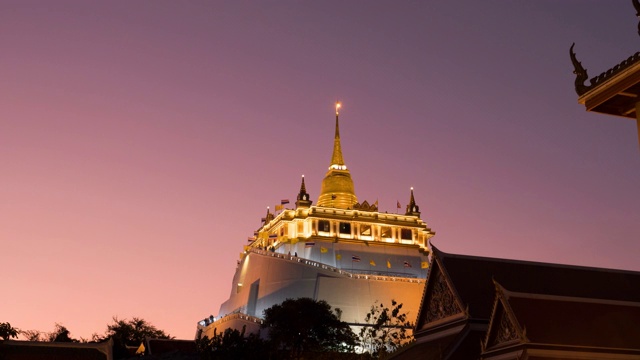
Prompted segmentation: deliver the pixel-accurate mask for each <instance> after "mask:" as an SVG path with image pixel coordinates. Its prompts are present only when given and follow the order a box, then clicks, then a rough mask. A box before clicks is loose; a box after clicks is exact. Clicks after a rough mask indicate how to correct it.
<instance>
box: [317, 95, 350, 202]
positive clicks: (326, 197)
mask: <svg viewBox="0 0 640 360" xmlns="http://www.w3.org/2000/svg"><path fill="white" fill-rule="evenodd" d="M341 107H342V104H341V103H339V102H336V129H335V135H334V138H333V153H332V155H331V164H330V166H329V171H327V174H326V175H325V177H324V179H323V180H322V187H321V190H320V195H319V196H318V206H324V207H334V208H339V209H351V208H353V205H355V204H356V203H358V198H357V197H356V194H355V190H354V187H353V180H351V174H350V173H349V170H347V166H346V165H345V163H344V158H343V157H342V146H341V145H340V118H339V116H340V108H341Z"/></svg>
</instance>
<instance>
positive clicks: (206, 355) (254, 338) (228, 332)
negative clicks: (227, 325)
mask: <svg viewBox="0 0 640 360" xmlns="http://www.w3.org/2000/svg"><path fill="white" fill-rule="evenodd" d="M245 329H246V327H245V326H243V327H242V331H238V330H235V329H225V331H224V332H223V333H222V334H218V333H217V331H216V330H215V329H214V331H213V337H212V338H211V339H209V337H207V336H204V337H203V338H201V339H197V340H196V346H197V348H198V352H199V353H200V355H201V359H202V360H244V359H247V360H249V359H265V358H267V356H266V354H267V352H268V346H267V343H266V342H265V341H263V340H261V339H260V337H259V336H258V335H256V334H249V335H248V336H245Z"/></svg>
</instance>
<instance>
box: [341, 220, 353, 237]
mask: <svg viewBox="0 0 640 360" xmlns="http://www.w3.org/2000/svg"><path fill="white" fill-rule="evenodd" d="M340 234H349V235H351V223H348V222H341V223H340Z"/></svg>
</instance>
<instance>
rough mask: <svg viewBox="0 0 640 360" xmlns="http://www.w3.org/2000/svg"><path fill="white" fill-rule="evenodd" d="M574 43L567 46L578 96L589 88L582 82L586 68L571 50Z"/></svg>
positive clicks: (585, 79)
mask: <svg viewBox="0 0 640 360" xmlns="http://www.w3.org/2000/svg"><path fill="white" fill-rule="evenodd" d="M634 1H637V0H634ZM575 45H576V43H573V44H572V45H571V47H570V48H569V56H570V57H571V62H572V63H573V73H574V74H576V81H575V88H576V93H577V94H578V96H580V95H582V94H584V93H585V92H587V90H589V86H586V85H585V84H584V82H585V81H587V79H588V78H589V75H587V70H586V69H585V68H583V67H582V63H580V61H578V59H577V58H576V53H574V52H573V47H574V46H575Z"/></svg>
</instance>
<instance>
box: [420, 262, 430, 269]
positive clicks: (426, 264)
mask: <svg viewBox="0 0 640 360" xmlns="http://www.w3.org/2000/svg"><path fill="white" fill-rule="evenodd" d="M420 267H421V268H423V269H427V268H428V267H429V262H427V261H423V262H421V263H420Z"/></svg>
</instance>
